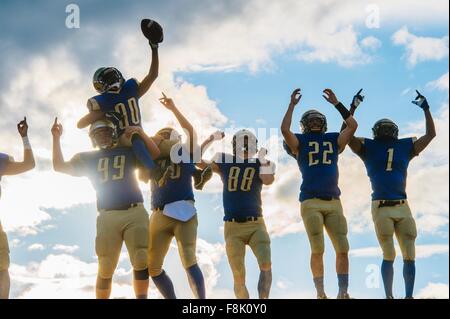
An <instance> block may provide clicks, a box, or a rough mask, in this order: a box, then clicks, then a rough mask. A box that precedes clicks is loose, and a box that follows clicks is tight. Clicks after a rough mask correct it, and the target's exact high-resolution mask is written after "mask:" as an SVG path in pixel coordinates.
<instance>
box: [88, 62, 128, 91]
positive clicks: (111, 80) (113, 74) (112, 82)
mask: <svg viewBox="0 0 450 319" xmlns="http://www.w3.org/2000/svg"><path fill="white" fill-rule="evenodd" d="M124 83H125V79H124V77H123V75H122V73H120V71H119V70H117V69H116V68H113V67H102V68H99V69H97V71H95V73H94V77H93V79H92V84H93V85H94V88H95V90H96V91H97V92H98V93H100V94H101V93H105V92H108V91H110V90H114V91H117V90H120V89H121V88H122V86H123V84H124Z"/></svg>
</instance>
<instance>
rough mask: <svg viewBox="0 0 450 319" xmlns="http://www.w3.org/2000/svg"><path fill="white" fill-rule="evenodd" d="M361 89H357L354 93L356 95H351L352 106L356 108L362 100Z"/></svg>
mask: <svg viewBox="0 0 450 319" xmlns="http://www.w3.org/2000/svg"><path fill="white" fill-rule="evenodd" d="M362 90H363V89H361V90H359V91H358V93H356V95H355V96H354V97H353V100H352V106H353V107H354V108H357V107H358V106H359V104H360V103H361V102H362V101H364V96H362V95H361V92H362Z"/></svg>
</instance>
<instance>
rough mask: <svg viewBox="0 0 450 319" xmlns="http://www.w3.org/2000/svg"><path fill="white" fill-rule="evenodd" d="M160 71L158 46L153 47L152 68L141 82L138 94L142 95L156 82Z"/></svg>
mask: <svg viewBox="0 0 450 319" xmlns="http://www.w3.org/2000/svg"><path fill="white" fill-rule="evenodd" d="M158 73H159V56H158V47H157V46H153V47H152V63H151V65H150V70H149V71H148V74H147V75H146V76H145V78H144V79H143V80H142V81H141V82H140V83H139V87H138V96H139V98H140V97H142V96H143V95H144V94H145V93H147V91H148V90H149V89H150V87H151V86H152V84H153V82H155V80H156V78H157V77H158Z"/></svg>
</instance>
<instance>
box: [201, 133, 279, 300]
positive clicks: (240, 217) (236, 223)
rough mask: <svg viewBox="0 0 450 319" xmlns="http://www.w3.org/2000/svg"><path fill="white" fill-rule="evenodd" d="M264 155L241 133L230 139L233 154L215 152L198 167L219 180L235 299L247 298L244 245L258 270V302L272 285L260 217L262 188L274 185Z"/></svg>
mask: <svg viewBox="0 0 450 319" xmlns="http://www.w3.org/2000/svg"><path fill="white" fill-rule="evenodd" d="M223 136H224V134H219V135H218V134H213V135H211V136H210V138H209V139H208V140H206V141H205V142H204V143H203V144H202V150H204V149H205V148H206V147H207V146H208V145H209V144H210V143H212V142H213V141H214V140H217V139H220V138H223ZM257 154H258V156H256V155H257ZM265 154H266V150H265V149H261V150H260V151H259V153H258V140H257V138H256V136H255V135H254V134H253V133H252V132H250V131H249V130H240V131H238V132H237V133H236V134H235V135H234V136H233V154H225V153H218V154H216V156H215V157H214V159H213V161H212V163H207V162H202V164H201V166H203V167H205V166H207V165H209V166H211V167H212V170H213V171H214V172H215V173H217V174H219V175H220V177H221V179H222V183H223V206H224V213H225V216H224V222H225V228H224V236H225V245H226V253H227V257H228V262H229V264H230V267H231V271H232V273H233V280H234V293H235V296H236V298H237V299H249V298H250V296H249V293H248V290H247V287H246V285H245V276H246V269H245V249H246V246H247V245H248V246H250V248H251V249H252V251H253V253H254V254H255V256H256V259H257V261H258V265H259V269H260V276H259V282H258V293H259V298H260V299H267V298H269V294H270V288H271V285H272V261H271V249H270V236H269V233H268V232H267V228H266V225H265V222H264V218H263V214H262V201H261V191H262V187H263V185H271V184H272V183H273V182H274V180H275V165H274V164H273V163H271V162H270V161H268V160H266V159H265V158H264V156H265Z"/></svg>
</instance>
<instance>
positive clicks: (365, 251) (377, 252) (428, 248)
mask: <svg viewBox="0 0 450 319" xmlns="http://www.w3.org/2000/svg"><path fill="white" fill-rule="evenodd" d="M395 250H396V253H397V256H401V250H400V247H399V246H397V245H396V246H395ZM350 255H351V256H353V257H381V256H382V255H383V254H382V250H381V248H380V247H379V246H376V247H365V248H358V249H352V250H351V251H350ZM435 255H448V245H417V246H416V258H417V259H425V258H429V257H431V256H435Z"/></svg>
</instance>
